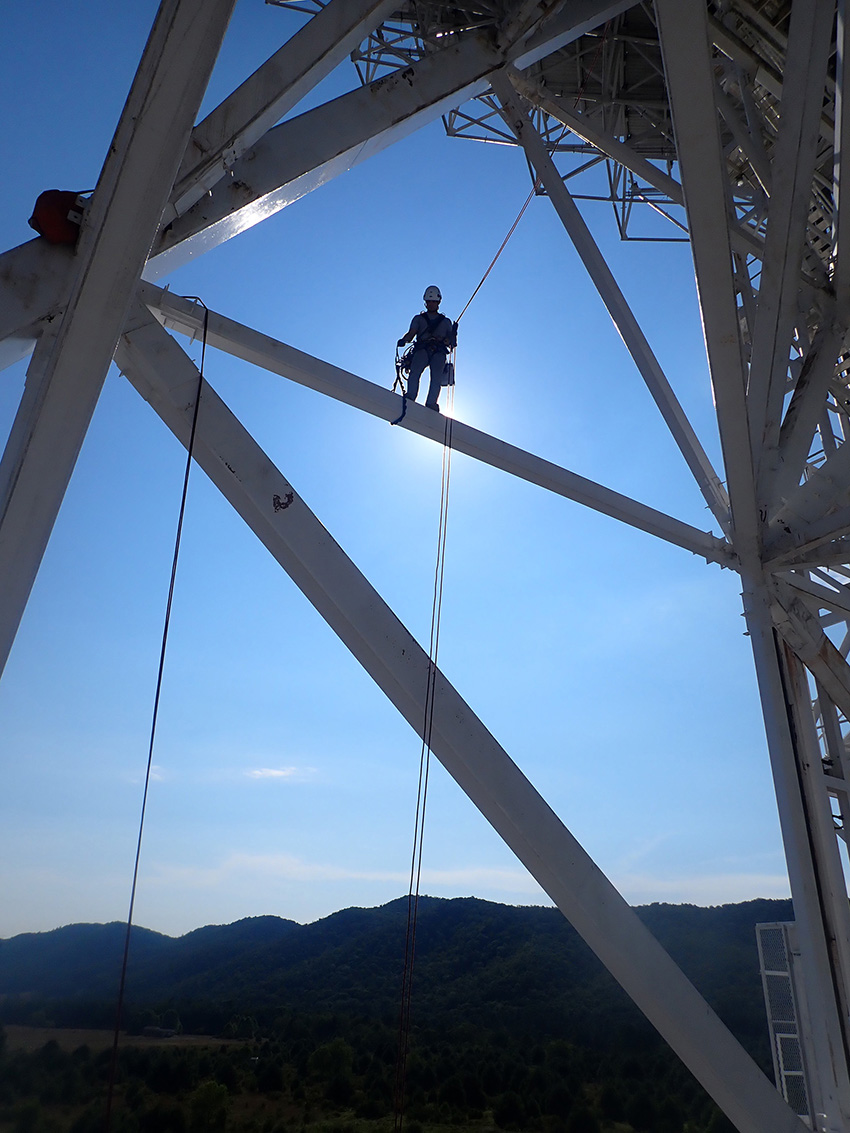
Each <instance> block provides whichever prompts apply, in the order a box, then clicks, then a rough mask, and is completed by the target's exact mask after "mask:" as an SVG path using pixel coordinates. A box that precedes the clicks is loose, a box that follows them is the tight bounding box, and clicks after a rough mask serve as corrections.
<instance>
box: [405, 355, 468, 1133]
mask: <svg viewBox="0 0 850 1133" xmlns="http://www.w3.org/2000/svg"><path fill="white" fill-rule="evenodd" d="M454 355H455V352H454V350H453V351H452V352H451V355H450V360H451V362H452V363H454ZM454 390H455V387H454V385H450V386H448V387H447V393H446V412H445V414H444V416H443V421H444V429H443V460H442V469H441V475H440V517H439V524H438V532H437V555H436V562H435V565H434V592H433V597H432V600H431V631H430V637H429V642H428V677H427V682H426V689H425V709H424V717H423V721H422V746H421V748H420V752H419V783H418V787H417V792H416V816H415V820H414V828H413V853H412V856H411V862H410V883H409V886H408V892H407V930H406V935H405V945H404V968H403V971H402V983H401V1009H400V1012H399V1033H398V1050H397V1056H396V1072H395V1083H394V1090H393V1115H394V1117H393V1130H394V1133H401V1130H402V1128H403V1126H404V1107H405V1087H406V1082H407V1057H408V1053H409V1050H410V1017H411V1002H412V994H413V964H414V958H415V955H416V927H417V919H418V913H419V893H420V886H421V881H422V854H423V846H424V838H425V807H426V803H427V801H428V783H429V779H430V772H431V738H432V735H433V731H434V703H435V699H436V684H437V672H438V669H437V658H438V654H439V649H440V624H441V620H442V612H443V581H444V578H445V562H446V532H447V530H448V522H447V521H448V509H449V484H450V480H451V467H452V432H453V429H454V417H453V416H452V411H453V409H454Z"/></svg>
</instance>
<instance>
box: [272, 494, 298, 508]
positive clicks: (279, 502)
mask: <svg viewBox="0 0 850 1133" xmlns="http://www.w3.org/2000/svg"><path fill="white" fill-rule="evenodd" d="M294 499H295V493H294V492H287V493H286V495H285V496H284V497H283V499H281V498H280V496H279V495H277V493H275V495H273V496H272V506H273V507H274V510H275V511H286V509H287V508H288V507H289V505H290V504H291V503H292V501H293V500H294Z"/></svg>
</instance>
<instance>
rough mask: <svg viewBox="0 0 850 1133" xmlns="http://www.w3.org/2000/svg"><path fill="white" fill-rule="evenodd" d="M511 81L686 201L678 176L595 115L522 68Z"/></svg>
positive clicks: (681, 201)
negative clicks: (602, 125)
mask: <svg viewBox="0 0 850 1133" xmlns="http://www.w3.org/2000/svg"><path fill="white" fill-rule="evenodd" d="M511 82H512V84H513V86H514V88H515V90H517V91H518V92H519V93H520V94H521V95H522V96H523V98H525V99H527V100H528V101H529V102H530V103H532V104H533V105H534V106H536V107H538V108H539V109H540V110H545V111H546V113H547V114H550V115H551V116H552V117H553V118H555V119H556V120H557V121H558V122H560V123H561V124H562V125H563V126H567V127H568V128H569V129H570V130H571V131H572V133H574V134H575V135H576V137H579V138H581V139H582V141H585V142H587V144H588V145H591V146H594V147H595V148H596V149H598V150H599V152H600V153H604V154H605V155H606V157H610V158H611V160H612V161H616V162H618V163H619V164H620V165H623V166H625V168H626V169H630V170H631V171H632V173H634V174H635V175H636V176H637V177H642V178H643V180H644V181H646V182H648V183H649V184H650V185H652V186H653V187H654V188H656V189H658V191H659V192H661V193H666V195H667V196H668V197H669V198H670V200H671V201H675V202H676V204H679V205H681V204H684V201H685V198H684V195H683V194H682V186H681V185H680V184H679V182H678V181H677V180H676V178H675V177H671V176H670V175H669V174H668V173H665V172H664V171H663V170H662V169H659V168H658V166H657V165H653V164H652V162H651V161H649V160H648V159H647V158H645V157H644V156H643V155H642V154H639V153H637V152H636V151H635V150H633V149H632V147H631V146H629V145H627V144H626V143H625V142H621V141H620V140H619V138H615V137H614V136H613V134H609V133H608V132H607V131H606V130H602V129H599V127H597V126H596V125H595V124H594V122H593V119H592V118H590V117H589V116H588V115H587V114H579V113H578V112H577V111H576V110H574V109H573V108H572V107H571V106H570V104H569V102H568V101H567V100H565V99H563V98H558V97H556V96H555V95H553V94H550V93H549V92H548V91H547V90H546V89H545V87H544V86H543V85H542V84H541V83H540V82H539V81H532V80H530V79H529V78H527V77H526V76H525V75H523V74H522V73H521V72H520V71H517V72H515V74H512V75H511Z"/></svg>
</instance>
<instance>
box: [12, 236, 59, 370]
mask: <svg viewBox="0 0 850 1133" xmlns="http://www.w3.org/2000/svg"><path fill="white" fill-rule="evenodd" d="M75 270H76V260H75V258H74V253H73V251H72V249H70V248H66V247H61V246H59V245H56V244H48V242H47V241H46V240H41V239H39V240H29V241H27V243H26V244H20V245H19V246H18V247H17V248H10V249H9V250H8V251H6V252H3V253H0V359H2V361H0V369H2V368H3V366H8V365H11V363H12V362H13V361H16V360H17V357H26V355H27V354H28V353H29V352H30V351H31V350H32V348H33V345H34V343H35V340H36V339H37V338H38V336H39V334H40V333H41V325H40V324H41V320H42V319H43V318H44V317H45V315H48V314H50V315H52V316H53V318H55V317H56V315H58V314H59V313H60V311H61V308H62V307H64V306H65V304H66V303H67V302H68V295H69V293H70V288H71V282H72V280H73V278H74V271H75ZM12 342H19V343H20V344H21V346H20V351H21V352H20V353H18V354H17V357H15V358H12V357H10V358H5V355H4V350H3V348H4V347H5V346H8V345H9V344H11V343H12ZM12 349H15V348H12Z"/></svg>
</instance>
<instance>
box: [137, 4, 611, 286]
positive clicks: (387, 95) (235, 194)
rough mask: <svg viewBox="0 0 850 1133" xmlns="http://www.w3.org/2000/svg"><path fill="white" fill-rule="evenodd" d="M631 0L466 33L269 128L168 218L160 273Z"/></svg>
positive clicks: (153, 267) (155, 271)
mask: <svg viewBox="0 0 850 1133" xmlns="http://www.w3.org/2000/svg"><path fill="white" fill-rule="evenodd" d="M632 2H633V0H613V2H612V0H571V3H570V4H567V5H563V6H561V7H560V8H559V9H558V11H556V12H555V13H553V15H552V16H551V17H549V18H547V19H546V20H544V21H543V23H542V24H541V26H540V28H539V30H538V31H536V32H535V33H534V34H533V35H531V36H530V37H529V38H528V40H527V41H522V42H519V43H515V44H509V45H507V46H506V47H505V48H504V49H500V48H497V47H495V46H494V45H493V43H492V40H491V39H490V37H485V36H463V37H458V38H455V39H452V41H451V42H450V43H449V44H447V46H446V47H445V48H443V49H442V50H440V51H436V52H433V53H431V54H428V55H426V56H425V57H424V58H423V59H421V60H420V61H419V62H418V63H417V64H416V66H415V67H404V68H401V69H400V70H398V71H395V72H393V73H392V74H390V75H385V76H384V77H382V78H380V79H377V80H376V81H375V82H373V83H371V84H370V85H369V86H367V87H361V88H359V89H358V90H354V91H351V92H350V93H348V94H345V95H342V96H341V97H340V98H337V99H334V100H332V101H331V102H328V103H325V104H324V105H323V106H320V107H317V108H316V109H315V110H311V111H308V112H307V113H306V114H302V115H299V116H298V117H296V118H293V119H290V120H289V121H287V122H284V123H282V124H281V125H280V126H276V127H274V129H272V130H270V131H268V132H267V133H266V134H265V135H264V136H263V137H262V138H261V139H260V140H258V141H257V142H256V144H255V145H254V146H253V147H252V148H251V149H250V150H249V151H248V152H246V153H245V154H244V155H243V156H242V158H240V159H239V160H238V161H236V162H235V163H234V164H233V165H232V166H231V167H230V173H231V177H229V178H228V179H227V180H226V181H222V182H220V183H218V184H217V185H216V186H214V187H213V189H212V191H211V193H210V195H209V196H208V197H205V198H203V199H202V200H201V201H199V202H198V203H197V204H195V205H194V206H193V207H192V208H190V209H188V210H187V212H186V213H184V214H183V215H182V216H180V217H178V218H177V219H176V220H174V221H173V223H172V224H170V225H169V226H167V227H166V228H165V229H164V231H163V233H162V235H161V238H160V240H159V242H158V244H157V246H156V248H155V250H154V254H152V256H151V260H150V263H149V268H148V271H147V272H146V277H147V278H156V277H158V276H160V275H162V274H163V273H164V272H168V271H171V270H173V269H174V268H175V267H179V266H180V265H181V264H183V263H185V262H186V261H187V260H189V259H193V258H194V257H196V256H198V255H200V254H202V253H203V252H205V251H208V250H209V249H210V248H214V247H217V246H218V245H219V244H221V243H223V242H224V241H225V240H229V239H230V238H231V237H232V236H235V235H237V234H238V233H239V232H243V231H244V230H245V229H247V228H250V227H252V226H253V225H255V224H258V223H259V222H260V221H261V220H265V219H266V218H267V217H269V216H272V215H274V214H275V213H276V212H279V211H280V209H282V208H285V207H286V206H287V205H289V204H292V202H293V201H296V200H298V198H299V197H302V196H304V195H305V194H306V193H309V192H311V191H312V190H313V189H315V188H318V187H319V186H320V185H323V184H325V183H326V182H328V181H330V180H332V179H333V178H334V177H338V176H339V175H340V174H341V173H345V172H347V171H348V170H349V169H352V168H353V167H354V166H355V165H358V164H359V163H360V162H361V161H364V160H365V159H366V158H368V157H371V156H372V155H373V154H376V153H379V152H380V151H381V150H383V149H385V148H386V147H387V146H389V145H391V144H392V143H393V142H396V141H399V140H401V139H402V138H404V137H407V135H408V134H410V133H412V132H413V131H414V130H418V129H419V128H420V127H421V126H424V125H426V124H427V123H428V122H431V121H433V120H434V119H435V118H438V117H439V116H440V115H441V114H444V113H446V112H447V111H448V110H451V109H452V108H454V107H456V106H459V105H460V104H461V103H462V102H465V101H466V100H467V99H470V98H474V97H475V96H476V95H478V94H482V93H483V92H484V91H485V90H486V89H487V87H488V85H489V81H488V76H489V74H490V72H491V71H493V70H494V69H496V68H498V67H500V66H502V65H503V64H504V63H505V62H506V61H515V62H516V63H517V64H518V65H519V66H521V67H528V66H530V65H531V64H532V63H534V62H536V61H537V60H539V59H541V58H543V57H544V56H546V55H548V54H550V53H551V52H552V51H555V50H557V49H558V48H560V47H563V46H565V45H566V44H568V43H571V42H572V41H574V40H575V39H578V38H579V37H580V36H581V35H583V34H585V32H587V31H589V30H592V29H593V28H595V27H598V26H599V25H600V24H601V23H604V22H605V20H607V19H610V18H612V17H613V16H615V15H617V14H619V13H620V12H622V11H625V10H626V9H627V8H629V7H631V4H632Z"/></svg>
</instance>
